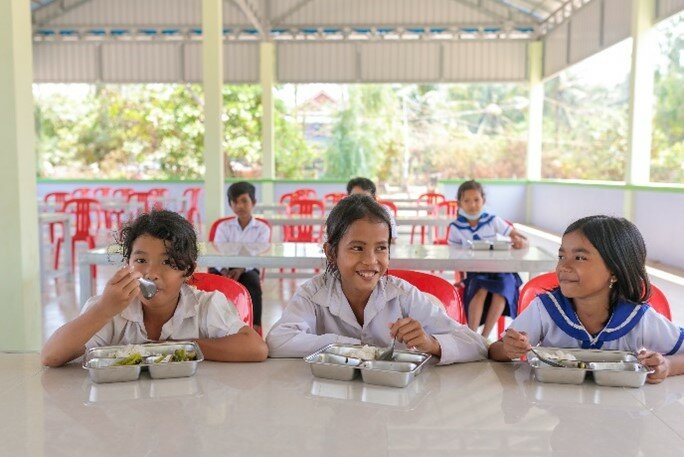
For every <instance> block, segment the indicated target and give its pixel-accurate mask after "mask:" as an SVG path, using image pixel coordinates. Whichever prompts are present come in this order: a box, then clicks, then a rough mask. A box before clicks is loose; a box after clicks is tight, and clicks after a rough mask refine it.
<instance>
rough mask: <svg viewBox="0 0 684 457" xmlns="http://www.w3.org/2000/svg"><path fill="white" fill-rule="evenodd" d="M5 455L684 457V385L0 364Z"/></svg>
mask: <svg viewBox="0 0 684 457" xmlns="http://www.w3.org/2000/svg"><path fill="white" fill-rule="evenodd" d="M0 404H2V405H3V411H4V412H5V413H4V414H2V415H1V416H0V439H1V440H2V443H3V445H2V448H3V449H4V451H2V454H3V455H7V456H14V455H31V456H33V455H98V456H115V457H120V456H127V455H155V456H164V457H174V456H189V455H212V456H213V455H236V456H259V457H261V456H300V457H308V456H316V457H319V456H322V455H329V456H337V455H352V456H356V455H358V456H447V455H449V456H451V455H459V456H460V455H468V456H470V455H478V456H492V457H502V456H547V455H567V456H575V455H586V456H600V455H605V456H636V455H644V456H678V455H681V453H682V449H683V446H684V440H683V437H684V376H679V377H673V378H669V379H667V380H666V381H665V382H664V383H662V384H659V385H646V386H644V387H642V388H640V389H629V388H615V387H600V386H597V385H595V384H594V383H593V382H592V381H590V380H587V381H585V382H584V384H582V385H579V386H573V385H555V384H541V383H538V382H536V381H535V380H534V379H533V378H532V377H531V373H530V369H529V367H528V366H527V365H526V364H521V363H508V364H505V363H495V362H486V361H485V362H478V363H468V364H457V365H450V366H444V367H428V368H427V369H426V371H425V372H424V373H423V374H421V375H420V376H419V377H418V378H416V380H415V381H414V382H413V383H412V384H410V385H409V386H408V387H406V388H403V389H402V388H393V387H382V386H373V385H367V384H364V383H362V382H361V380H360V379H357V380H354V381H349V382H346V381H332V380H325V379H318V378H314V377H313V376H312V375H311V372H310V370H309V367H308V366H307V364H306V363H305V362H303V361H302V360H299V359H269V360H267V361H266V362H263V363H251V364H250V363H213V362H202V363H200V365H199V368H198V370H197V373H196V374H195V376H193V377H190V378H178V379H162V380H153V379H150V378H149V376H148V375H147V374H146V373H143V374H142V375H141V378H140V379H139V380H138V381H131V382H125V383H113V384H93V383H92V382H91V381H90V380H89V379H88V377H87V373H86V372H85V371H84V370H83V369H82V368H81V367H80V364H76V363H75V364H71V365H69V366H66V367H62V368H56V369H47V368H42V367H40V365H39V357H38V355H37V354H0Z"/></svg>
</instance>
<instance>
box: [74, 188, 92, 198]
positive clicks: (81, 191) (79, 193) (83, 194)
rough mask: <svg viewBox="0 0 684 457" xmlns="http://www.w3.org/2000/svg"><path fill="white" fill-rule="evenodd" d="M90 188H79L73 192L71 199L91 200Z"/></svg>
mask: <svg viewBox="0 0 684 457" xmlns="http://www.w3.org/2000/svg"><path fill="white" fill-rule="evenodd" d="M89 197H90V187H78V188H76V189H74V190H72V191H71V198H72V199H74V198H89Z"/></svg>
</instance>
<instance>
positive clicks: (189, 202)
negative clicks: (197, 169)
mask: <svg viewBox="0 0 684 457" xmlns="http://www.w3.org/2000/svg"><path fill="white" fill-rule="evenodd" d="M201 193H202V188H201V187H188V188H187V189H185V190H184V191H183V207H182V208H181V210H180V212H181V214H184V215H185V218H186V219H187V220H189V221H190V223H191V224H192V225H193V226H194V227H196V228H197V229H199V231H200V232H201V231H202V216H201V214H200V209H199V199H200V194H201Z"/></svg>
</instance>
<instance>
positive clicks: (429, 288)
mask: <svg viewBox="0 0 684 457" xmlns="http://www.w3.org/2000/svg"><path fill="white" fill-rule="evenodd" d="M387 274H390V275H392V276H396V277H397V278H401V279H403V280H405V281H407V282H409V283H411V284H413V285H414V286H416V287H417V288H418V289H419V290H420V291H422V292H426V293H428V294H431V295H434V296H435V297H437V298H438V299H439V301H441V302H442V304H444V308H445V310H446V313H447V315H448V316H449V317H450V318H452V319H453V320H455V321H456V322H458V323H460V324H466V323H467V322H468V321H467V320H466V316H465V310H464V309H463V303H462V302H461V298H460V296H459V295H458V292H457V291H456V288H455V287H454V286H453V284H451V283H450V282H449V281H447V280H446V279H443V278H440V277H439V276H435V275H431V274H429V273H423V272H420V271H412V270H389V271H388V272H387Z"/></svg>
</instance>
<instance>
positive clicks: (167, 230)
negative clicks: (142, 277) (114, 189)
mask: <svg viewBox="0 0 684 457" xmlns="http://www.w3.org/2000/svg"><path fill="white" fill-rule="evenodd" d="M143 235H150V236H153V237H155V238H158V239H160V240H162V241H164V245H165V246H166V254H167V255H168V256H169V258H170V259H171V262H172V265H173V266H174V267H175V268H177V269H179V270H181V271H183V272H184V275H185V276H186V277H187V276H190V275H191V274H192V273H193V271H195V266H196V262H197V234H196V233H195V229H194V228H193V226H192V224H191V223H190V222H188V220H187V219H185V218H184V217H183V216H181V215H180V214H178V213H174V212H173V211H167V210H160V211H154V210H153V211H151V212H149V213H144V214H141V215H140V216H138V217H137V218H135V219H134V220H133V221H131V222H130V223H129V224H127V225H126V226H124V228H123V229H121V231H120V232H119V234H118V236H117V239H116V242H117V243H118V244H119V245H120V246H121V249H122V254H123V258H124V261H126V262H128V260H129V259H130V258H131V252H132V250H133V243H134V242H135V240H136V239H137V238H138V237H140V236H143Z"/></svg>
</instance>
